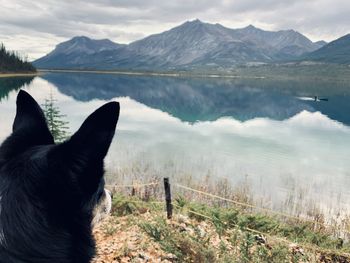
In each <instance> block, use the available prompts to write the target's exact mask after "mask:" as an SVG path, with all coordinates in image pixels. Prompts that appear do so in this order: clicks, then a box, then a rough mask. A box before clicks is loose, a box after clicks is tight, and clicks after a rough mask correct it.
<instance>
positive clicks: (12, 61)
mask: <svg viewBox="0 0 350 263" xmlns="http://www.w3.org/2000/svg"><path fill="white" fill-rule="evenodd" d="M35 71H36V69H35V67H34V66H33V65H32V64H31V63H30V62H28V61H26V59H23V58H21V57H20V56H19V55H18V54H17V53H15V52H11V51H7V50H6V48H5V46H4V45H3V44H0V73H18V72H35Z"/></svg>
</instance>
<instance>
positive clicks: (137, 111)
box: [0, 73, 350, 209]
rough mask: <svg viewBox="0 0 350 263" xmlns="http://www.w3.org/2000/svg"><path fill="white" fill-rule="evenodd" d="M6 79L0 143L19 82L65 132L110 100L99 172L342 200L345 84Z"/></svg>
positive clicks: (348, 181) (334, 204) (349, 171)
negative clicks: (49, 105)
mask: <svg viewBox="0 0 350 263" xmlns="http://www.w3.org/2000/svg"><path fill="white" fill-rule="evenodd" d="M5 80H6V79H5ZM5 80H2V82H0V100H1V101H0V121H1V126H0V140H3V139H4V138H5V137H6V136H7V135H8V134H9V133H10V131H11V125H12V121H13V118H14V115H15V99H16V95H17V92H18V89H19V88H23V89H25V90H27V91H28V92H29V93H30V94H32V95H33V96H34V98H35V99H37V100H38V101H39V102H40V103H43V102H44V99H45V98H48V97H49V94H50V92H52V93H53V94H54V97H55V99H57V105H58V106H59V108H60V109H61V111H62V113H64V114H66V115H67V120H68V121H69V122H70V128H71V132H74V131H75V130H76V129H77V128H78V127H79V125H80V124H81V123H82V121H83V120H84V118H85V117H87V115H88V114H89V113H91V112H92V111H93V110H95V109H96V108H97V107H99V106H100V105H102V104H103V103H105V102H106V101H110V100H117V101H119V102H120V103H121V115H120V121H119V123H118V130H117V133H116V138H115V140H114V142H113V144H112V147H111V150H110V152H109V155H108V157H107V170H114V169H115V168H117V170H119V171H120V170H127V169H129V167H130V166H131V165H133V166H134V165H136V166H137V165H140V167H142V168H143V169H147V171H148V172H150V173H158V174H164V176H171V177H173V179H174V180H176V178H177V176H179V175H184V174H188V175H191V176H193V177H195V178H203V177H204V176H206V175H208V174H210V175H211V176H212V177H215V178H219V177H220V178H221V177H222V178H228V179H229V180H230V181H231V182H232V184H233V185H237V184H240V183H241V182H242V181H248V182H249V184H250V185H251V188H252V191H253V192H254V194H255V195H256V196H258V197H263V198H264V199H268V200H270V201H271V206H273V207H275V208H276V207H279V206H281V204H282V202H283V201H284V200H285V199H286V198H287V196H288V195H291V194H292V195H298V194H299V195H300V193H302V195H303V197H302V198H303V200H304V201H307V202H308V201H309V200H314V201H312V202H315V203H316V204H318V205H319V206H320V207H322V208H323V209H330V208H332V209H334V208H337V209H339V208H340V209H342V208H344V209H345V208H347V207H348V205H349V202H348V200H349V197H350V155H349V152H350V127H349V125H350V103H349V100H350V85H349V86H348V85H347V84H344V83H336V84H334V83H317V82H314V81H311V80H310V81H303V82H301V81H292V82H291V81H288V82H287V81H273V80H262V79H259V80H249V79H233V80H232V79H206V78H178V77H177V78H175V77H148V76H118V75H107V74H76V73H75V74H73V73H65V74H64V73H49V74H45V75H43V76H41V77H36V78H34V79H33V80H30V79H29V80H27V81H18V83H12V82H13V81H12V82H9V79H7V82H6V81H5ZM9 83H11V84H9ZM22 85H23V86H22ZM4 87H6V88H7V89H4ZM314 96H320V98H327V99H328V101H315V100H314ZM145 167H147V168H145ZM110 180H112V179H111V178H110ZM297 199H298V198H296V200H297Z"/></svg>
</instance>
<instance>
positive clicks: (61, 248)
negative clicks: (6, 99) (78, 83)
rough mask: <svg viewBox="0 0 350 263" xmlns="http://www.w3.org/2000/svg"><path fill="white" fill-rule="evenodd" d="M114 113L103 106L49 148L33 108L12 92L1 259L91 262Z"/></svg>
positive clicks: (2, 158)
mask: <svg viewBox="0 0 350 263" xmlns="http://www.w3.org/2000/svg"><path fill="white" fill-rule="evenodd" d="M118 117H119V103H117V102H110V103H107V104H105V105H103V106H102V107H101V108H99V109H97V110H96V111H95V112H94V113H92V114H91V115H90V116H89V117H88V118H87V119H86V120H85V122H84V123H83V125H82V126H81V127H80V129H79V130H78V131H77V132H76V133H75V134H74V135H73V136H72V137H71V138H70V139H69V140H68V141H66V142H64V143H62V144H58V145H55V144H54V141H53V138H52V135H51V133H50V132H49V129H48V127H47V124H46V121H45V117H44V114H43V112H42V110H41V109H40V106H39V105H38V104H37V103H36V101H35V100H34V99H33V98H32V97H31V96H30V95H29V94H28V93H26V92H25V91H20V92H19V94H18V97H17V113H16V117H15V121H14V124H13V133H12V134H11V135H10V136H9V137H8V138H7V139H6V140H5V141H4V142H3V144H2V145H1V147H0V263H88V262H90V260H91V259H92V257H93V255H94V253H95V243H94V240H93V237H92V227H91V221H92V217H93V209H94V207H95V206H96V205H97V203H98V202H99V199H100V198H101V196H102V195H103V192H104V179H103V173H104V169H103V159H104V157H105V155H106V154H107V151H108V148H109V146H110V143H111V141H112V138H113V136H114V132H115V128H116V124H117V121H118Z"/></svg>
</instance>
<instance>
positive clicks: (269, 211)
mask: <svg viewBox="0 0 350 263" xmlns="http://www.w3.org/2000/svg"><path fill="white" fill-rule="evenodd" d="M175 186H177V187H179V188H182V189H185V190H188V191H192V192H195V193H198V194H202V195H206V196H209V197H212V198H215V199H220V200H223V201H226V202H230V203H233V204H236V205H240V206H245V207H249V208H253V209H258V210H261V211H264V212H267V213H272V214H276V215H280V216H283V217H287V218H291V219H294V220H297V221H304V222H309V223H312V224H319V225H323V226H326V227H329V228H332V229H336V230H338V231H340V232H344V233H347V234H350V231H348V230H346V229H337V228H336V227H334V226H333V225H330V224H326V223H319V222H317V221H315V220H312V219H308V218H302V217H297V216H293V215H290V214H287V213H283V212H279V211H276V210H272V209H268V208H263V207H259V206H255V205H251V204H247V203H243V202H239V201H235V200H232V199H228V198H224V197H221V196H218V195H215V194H211V193H208V192H204V191H201V190H197V189H193V188H191V187H188V186H184V185H181V184H175Z"/></svg>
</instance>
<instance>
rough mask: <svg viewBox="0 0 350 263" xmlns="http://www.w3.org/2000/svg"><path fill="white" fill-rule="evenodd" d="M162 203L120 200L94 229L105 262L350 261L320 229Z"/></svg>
mask: <svg viewBox="0 0 350 263" xmlns="http://www.w3.org/2000/svg"><path fill="white" fill-rule="evenodd" d="M174 209H175V210H174V216H173V218H172V219H171V220H168V219H166V215H165V213H164V203H162V202H156V201H155V200H147V201H144V200H141V199H138V198H136V197H130V196H123V195H117V196H115V197H114V199H113V207H112V215H111V216H110V217H109V218H107V219H106V220H105V221H103V222H102V223H100V224H99V225H98V226H97V227H96V228H95V230H94V234H95V237H96V241H97V248H98V250H97V251H98V256H97V257H96V258H95V260H94V261H93V262H94V263H102V262H201V263H202V262H223V263H224V262H247V263H248V262H350V260H349V257H350V254H349V253H350V245H349V243H348V242H347V241H346V240H343V239H338V238H334V237H332V235H330V234H329V233H327V231H326V230H324V229H323V228H321V227H315V225H314V224H310V223H301V222H295V221H289V222H285V221H283V222H282V221H279V220H278V219H276V218H275V217H271V216H266V215H262V214H258V213H254V214H252V213H250V212H247V211H245V210H240V209H237V208H224V207H217V206H208V205H204V204H200V203H196V202H189V201H187V200H186V199H184V198H182V197H181V196H178V197H177V198H176V201H175V202H174Z"/></svg>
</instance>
